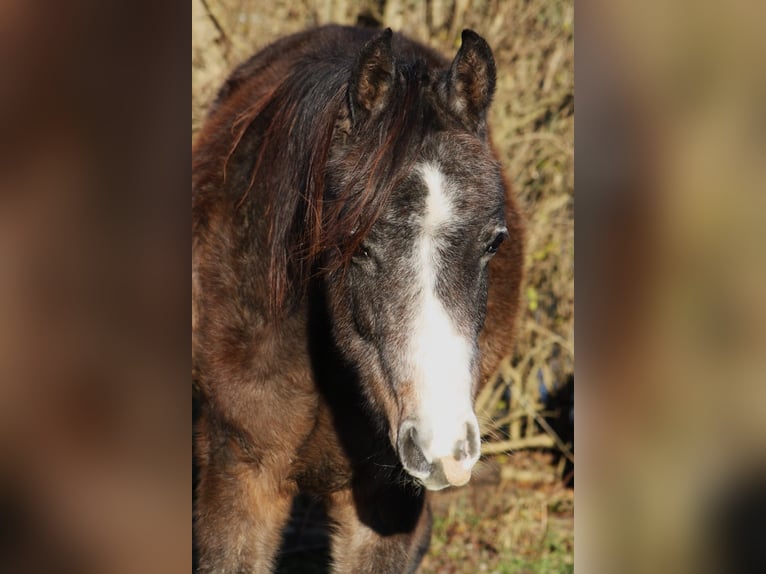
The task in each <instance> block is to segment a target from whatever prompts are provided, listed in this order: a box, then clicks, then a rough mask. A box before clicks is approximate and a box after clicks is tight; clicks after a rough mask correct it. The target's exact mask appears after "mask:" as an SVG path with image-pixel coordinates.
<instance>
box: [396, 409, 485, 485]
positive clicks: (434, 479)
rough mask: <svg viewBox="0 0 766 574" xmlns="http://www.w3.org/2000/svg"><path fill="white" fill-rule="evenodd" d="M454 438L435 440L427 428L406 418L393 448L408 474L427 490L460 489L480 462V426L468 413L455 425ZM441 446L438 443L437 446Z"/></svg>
mask: <svg viewBox="0 0 766 574" xmlns="http://www.w3.org/2000/svg"><path fill="white" fill-rule="evenodd" d="M454 434H455V436H454V437H453V438H450V439H447V440H441V441H437V440H434V437H433V433H432V432H431V430H430V429H429V428H428V426H427V425H424V424H422V422H419V421H418V420H416V419H407V420H405V421H404V422H403V423H402V424H401V426H400V427H399V433H398V439H397V444H396V449H397V452H398V454H399V460H400V461H401V463H402V466H403V467H404V470H406V471H407V473H408V474H410V475H411V476H413V477H415V478H417V479H418V480H419V481H420V482H422V483H423V485H424V486H425V487H426V488H427V489H428V490H441V489H443V488H446V487H448V486H463V485H464V484H467V483H468V481H469V480H470V479H471V470H472V469H473V467H474V465H475V464H476V461H477V460H478V459H479V454H480V442H479V425H478V423H477V421H476V417H475V416H474V415H473V414H471V415H470V416H469V417H467V420H466V421H465V422H464V423H463V424H462V425H457V432H456V433H454ZM439 443H441V444H439Z"/></svg>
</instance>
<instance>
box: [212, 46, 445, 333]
mask: <svg viewBox="0 0 766 574" xmlns="http://www.w3.org/2000/svg"><path fill="white" fill-rule="evenodd" d="M352 65H353V61H352V60H345V59H339V58H322V55H321V54H315V55H311V54H310V55H303V57H302V58H301V59H300V60H298V61H297V62H294V63H293V64H292V65H291V66H290V67H289V68H288V73H287V74H286V75H285V76H284V77H283V78H282V79H281V81H280V82H279V83H278V84H277V85H275V86H273V87H271V88H270V89H268V90H267V91H266V92H265V93H263V94H262V95H261V96H260V97H258V98H257V99H256V100H255V101H254V102H253V103H252V104H250V105H249V107H247V109H245V110H244V111H243V112H242V113H240V114H239V115H238V116H237V117H236V119H235V121H234V123H233V124H232V128H231V129H232V134H233V140H232V143H231V147H230V149H229V151H228V155H227V156H226V158H225V161H224V168H223V169H224V172H223V173H224V184H226V179H227V170H228V169H229V168H230V166H231V165H232V164H234V168H235V169H236V168H237V167H239V166H240V164H239V162H234V161H233V158H234V157H235V156H236V155H239V156H240V157H242V156H243V155H245V154H247V151H244V154H243V153H242V150H249V151H253V150H255V154H254V156H255V157H254V158H250V159H249V160H247V159H246V160H245V161H246V162H248V163H250V164H251V165H252V167H250V169H249V176H248V177H247V182H248V183H247V185H246V187H245V189H244V190H242V189H241V186H236V185H235V186H232V189H231V191H230V193H234V194H237V193H239V194H240V195H239V197H237V198H236V210H237V211H240V210H245V211H248V210H250V211H252V213H250V214H249V216H250V217H251V218H252V220H253V221H258V220H259V218H263V219H262V220H261V221H260V224H261V225H265V226H267V228H266V240H265V241H266V246H267V248H266V253H265V257H267V258H268V265H267V270H266V275H267V284H268V285H269V287H270V292H269V305H268V309H269V310H270V314H271V319H272V320H277V319H279V317H280V316H282V315H283V314H284V313H285V312H286V311H287V310H288V309H289V308H291V306H292V305H293V304H294V303H296V302H297V301H299V300H300V299H301V297H302V296H303V295H304V294H305V292H306V289H307V286H308V283H309V280H310V279H311V278H312V277H314V276H317V275H324V276H327V275H329V274H333V273H336V272H338V271H342V270H344V269H345V268H346V266H347V265H348V263H349V262H350V260H351V257H352V256H353V255H354V253H355V252H356V251H357V250H358V249H359V247H360V244H361V243H362V241H363V240H364V237H365V235H366V234H367V232H368V231H369V229H370V228H371V227H372V225H373V224H374V223H375V221H376V219H377V217H378V216H379V214H380V212H381V210H382V208H383V206H384V205H385V203H386V200H387V198H388V197H389V196H390V194H391V191H392V189H393V188H394V187H395V186H396V185H397V183H398V182H399V181H401V179H402V178H404V177H406V175H407V173H408V171H409V169H410V167H411V163H412V160H413V159H414V157H415V155H416V153H417V150H418V149H420V147H421V145H422V142H423V137H424V135H425V129H426V127H427V126H431V127H433V126H434V125H436V124H437V122H436V114H435V113H434V111H433V106H432V105H428V104H427V103H426V102H424V98H423V97H422V94H423V88H424V85H425V84H426V83H427V82H428V81H429V79H428V78H429V76H428V73H427V66H426V64H425V62H423V61H418V60H416V61H397V70H398V71H399V72H400V77H401V78H403V80H404V81H399V82H397V83H396V86H395V90H396V92H395V94H394V97H393V98H391V104H390V105H389V106H387V108H386V109H385V110H383V111H381V113H380V114H379V115H377V116H376V117H375V118H374V120H373V121H372V122H369V123H363V124H359V125H353V124H352V122H351V119H350V117H349V113H348V109H349V108H348V98H349V96H348V78H349V77H350V75H351V70H352V67H351V66H352ZM257 81H258V79H257V78H256V79H255V82H254V84H255V86H256V87H257ZM242 89H244V90H247V89H248V86H247V85H245V86H243V87H242ZM348 140H352V141H353V146H354V150H353V151H352V153H349V154H348V155H347V157H343V156H342V154H339V153H338V150H339V149H340V147H341V146H342V145H343V144H344V143H345V142H346V141H348ZM352 156H353V157H354V158H355V160H353V162H352V164H351V165H345V164H344V167H345V169H346V173H348V174H350V175H349V176H347V177H345V178H343V179H344V181H339V182H332V185H328V166H330V165H336V164H338V165H339V164H342V163H343V162H344V161H348V158H350V157H352ZM245 165H246V164H245ZM359 174H365V175H366V178H365V179H364V180H362V181H360V180H359ZM236 180H239V178H235V181H236ZM240 181H241V180H240Z"/></svg>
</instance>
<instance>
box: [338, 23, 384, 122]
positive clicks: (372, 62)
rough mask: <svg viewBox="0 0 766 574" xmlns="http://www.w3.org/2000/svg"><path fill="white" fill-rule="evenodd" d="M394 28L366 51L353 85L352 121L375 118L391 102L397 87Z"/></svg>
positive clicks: (371, 42) (356, 66)
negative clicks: (393, 49)
mask: <svg viewBox="0 0 766 574" xmlns="http://www.w3.org/2000/svg"><path fill="white" fill-rule="evenodd" d="M391 36H392V32H391V28H386V29H385V30H383V31H382V32H380V33H379V34H377V35H375V36H374V37H373V38H371V39H370V40H369V41H368V42H367V43H366V44H365V45H364V47H363V48H362V51H361V52H360V53H359V57H358V58H357V60H356V63H355V64H354V69H353V71H352V72H351V79H350V81H349V91H348V94H349V108H350V111H351V121H352V122H357V121H360V120H364V119H366V118H368V117H370V116H375V115H377V114H378V113H379V112H381V111H382V110H383V109H385V107H386V105H387V104H388V102H389V101H390V99H391V92H392V91H393V86H394V57H393V54H392V52H391Z"/></svg>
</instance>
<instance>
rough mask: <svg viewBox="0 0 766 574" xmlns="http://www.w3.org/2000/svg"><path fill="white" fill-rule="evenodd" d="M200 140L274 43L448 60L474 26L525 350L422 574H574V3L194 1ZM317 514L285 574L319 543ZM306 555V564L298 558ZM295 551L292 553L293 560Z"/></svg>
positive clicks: (442, 497)
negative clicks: (304, 38)
mask: <svg viewBox="0 0 766 574" xmlns="http://www.w3.org/2000/svg"><path fill="white" fill-rule="evenodd" d="M192 16H193V21H192V136H193V135H194V132H195V131H196V130H197V129H198V128H199V127H200V125H201V124H202V122H203V121H204V118H205V114H206V109H207V106H208V105H209V103H210V101H211V100H212V98H214V97H215V94H216V92H217V90H218V88H219V87H220V86H221V84H222V83H223V81H224V80H225V78H226V77H227V76H228V74H229V73H230V72H231V71H232V70H233V68H234V67H235V66H236V65H237V64H238V63H240V62H242V61H244V60H245V59H246V58H248V57H249V56H250V55H251V54H253V53H254V52H255V51H257V50H259V49H261V48H263V47H264V46H266V45H267V44H269V43H270V42H272V41H274V40H275V39H277V38H279V37H281V36H283V35H286V34H290V33H293V32H297V31H300V30H303V29H305V28H307V27H312V26H317V25H321V24H327V23H340V24H355V25H362V26H373V27H381V28H382V27H386V26H389V27H391V28H393V29H394V30H395V31H398V32H401V33H404V34H406V35H408V36H410V37H411V38H414V39H417V40H420V41H422V42H424V43H425V44H427V45H429V46H432V47H434V48H436V49H438V50H439V51H440V52H441V53H442V54H444V55H445V57H447V58H448V59H450V60H451V59H452V58H453V57H454V55H455V53H456V52H457V49H458V48H459V47H460V33H461V32H462V30H463V29H464V28H471V29H473V30H475V31H476V32H478V33H479V34H480V35H482V36H483V37H484V38H485V39H486V40H487V42H488V43H489V45H490V46H491V47H492V50H493V52H494V56H495V60H496V64H497V70H498V73H497V76H498V81H497V92H496V95H495V99H494V103H493V106H492V108H491V117H490V126H491V130H492V140H493V142H494V145H495V148H496V150H497V153H498V156H499V158H500V160H501V162H502V164H503V167H504V168H505V171H506V174H507V176H508V181H509V182H511V185H512V187H513V188H514V190H515V192H516V195H517V197H518V198H519V200H520V204H521V207H522V210H523V212H524V216H525V218H526V220H527V229H528V240H527V241H528V253H527V258H526V282H525V285H524V288H523V294H522V304H521V307H522V312H521V314H520V320H519V324H518V339H517V342H516V344H515V345H514V344H513V342H512V341H508V353H509V355H508V357H507V358H506V359H505V360H504V361H503V362H502V364H500V365H498V370H497V373H496V375H495V376H494V377H493V380H492V381H490V383H489V384H488V385H487V386H486V388H485V391H484V392H482V393H481V395H480V396H479V398H478V401H477V410H478V412H479V415H480V419H481V423H482V426H483V433H484V446H483V452H484V454H485V457H484V459H483V464H482V466H481V468H480V469H479V471H477V472H476V473H475V476H474V478H473V479H472V481H471V486H470V487H467V488H463V489H454V490H452V491H450V492H447V493H442V494H437V495H436V496H434V497H433V498H434V505H435V509H436V512H435V515H436V519H435V529H434V536H433V539H432V543H431V550H430V552H429V554H428V556H427V557H426V559H425V561H424V563H423V566H422V568H421V572H424V573H427V572H456V573H457V572H461V573H463V572H464V573H476V572H543V571H549V572H571V571H572V568H573V526H574V517H573V493H572V490H571V486H572V484H573V480H574V479H573V463H574V454H573V424H574V421H573V410H572V409H573V388H574V147H573V146H574V6H573V3H572V2H571V0H531V1H528V0H509V1H497V0H427V1H408V0H370V1H361V2H349V1H342V0H326V1H320V2H296V1H282V0H277V1H272V2H268V3H264V2H262V1H258V0H193V2H192ZM312 510H313V509H312V508H311V505H310V504H309V503H306V505H304V506H301V508H300V511H299V512H297V513H296V514H297V516H296V518H295V520H294V523H293V525H292V526H291V528H290V530H289V531H288V541H289V544H287V545H285V548H284V552H285V555H284V557H283V571H285V572H300V571H302V572H314V571H317V572H320V571H322V570H321V569H320V568H311V566H310V565H309V562H311V561H312V560H313V561H314V562H318V561H321V556H320V557H317V555H316V554H312V553H311V552H313V551H315V550H317V547H319V546H321V544H322V541H321V540H320V539H319V537H318V536H314V534H315V532H314V528H313V527H316V528H317V529H318V528H319V527H320V526H321V519H320V517H318V516H317V517H315V516H314V515H313V514H312ZM301 553H303V554H306V555H307V556H308V557H307V558H305V559H303V560H300V561H299V559H298V558H297V555H299V554H301ZM293 554H295V555H296V556H293Z"/></svg>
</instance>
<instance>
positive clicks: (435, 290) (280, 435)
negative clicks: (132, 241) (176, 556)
mask: <svg viewBox="0 0 766 574" xmlns="http://www.w3.org/2000/svg"><path fill="white" fill-rule="evenodd" d="M495 83H496V68H495V62H494V58H493V55H492V51H491V49H490V47H489V45H488V44H487V42H486V41H485V40H484V39H483V38H481V37H480V36H479V35H478V34H476V33H475V32H473V31H471V30H464V31H463V33H462V44H461V46H460V48H459V50H458V51H457V54H456V55H455V57H454V59H453V60H452V61H451V62H450V61H449V60H446V59H445V58H444V57H443V56H441V55H440V54H438V53H437V52H436V51H434V50H432V49H430V48H428V47H425V46H423V45H421V44H419V43H417V42H415V41H413V40H411V39H408V38H407V37H405V36H403V35H400V34H393V33H392V32H391V30H390V29H386V30H383V31H377V30H369V29H359V28H353V27H341V26H326V27H320V28H317V29H312V30H308V31H304V32H301V33H298V34H295V35H292V36H288V37H285V38H282V39H280V40H278V41H276V42H275V43H273V44H271V45H270V46H268V47H266V48H265V49H263V50H262V51H260V52H258V53H257V54H255V55H254V56H253V57H251V58H250V59H249V60H247V61H246V62H245V63H243V64H241V65H240V66H239V67H238V68H237V69H236V70H235V71H234V72H233V73H232V74H231V76H230V77H229V79H228V80H227V81H226V82H225V84H224V86H223V87H222V88H221V90H220V92H219V94H218V97H217V98H216V100H215V101H214V103H213V104H212V106H211V110H210V112H209V115H208V117H207V119H206V122H205V124H204V126H203V127H202V129H201V131H200V132H199V133H198V134H197V137H196V141H195V143H194V144H193V147H192V379H193V388H194V393H195V396H196V397H197V401H198V407H195V409H198V415H197V416H196V421H195V426H194V437H195V438H194V457H195V465H196V468H197V473H198V479H197V481H196V482H197V484H196V488H195V491H194V495H193V496H194V516H193V539H194V547H195V552H196V554H197V557H196V560H197V571H198V572H258V573H260V572H271V571H273V569H274V568H275V562H276V559H277V556H278V552H279V547H280V541H281V538H282V533H283V530H284V528H285V525H286V523H287V521H288V518H289V515H290V508H291V502H292V501H293V499H294V497H295V496H296V495H297V494H298V493H301V495H302V496H303V495H304V493H305V494H308V495H310V496H311V497H313V498H314V499H315V500H317V501H321V503H322V504H323V505H324V508H325V509H326V514H327V517H328V520H329V525H330V526H329V536H330V546H331V548H330V558H329V560H330V561H331V564H330V568H331V569H332V571H333V572H337V573H362V572H370V573H376V574H379V573H385V572H392V573H393V572H395V573H397V574H399V573H401V572H414V571H415V570H416V569H417V568H418V565H419V563H420V561H421V559H422V557H423V555H424V553H425V552H426V550H427V548H428V544H429V540H430V529H431V511H430V507H429V503H428V496H429V492H430V491H436V490H439V489H442V488H445V487H449V486H461V485H464V484H466V483H467V482H468V481H469V479H470V477H471V472H472V469H473V467H474V465H475V463H476V462H477V460H478V459H479V456H480V439H481V436H480V435H481V431H480V430H479V424H478V421H477V416H476V413H475V411H474V399H475V397H476V394H477V392H478V390H479V388H480V387H481V382H482V381H484V380H486V379H487V377H488V375H489V373H490V372H491V371H492V370H493V368H494V367H495V366H496V364H497V363H498V361H499V360H500V359H501V358H502V357H503V356H505V355H506V354H507V353H508V352H509V350H510V348H511V345H512V341H513V337H514V320H515V317H516V315H517V313H518V307H519V291H520V282H521V280H522V262H523V246H524V226H523V222H522V217H521V215H520V210H519V208H518V206H517V203H516V201H515V200H514V197H513V194H512V192H511V191H510V186H509V185H508V184H507V183H506V181H505V179H504V175H503V170H502V168H501V166H500V163H499V161H498V159H497V156H496V154H495V152H494V151H493V147H492V143H491V138H490V134H489V130H488V125H487V113H488V109H489V106H490V103H491V100H492V98H493V94H494V91H495ZM501 244H503V245H502V248H501Z"/></svg>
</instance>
